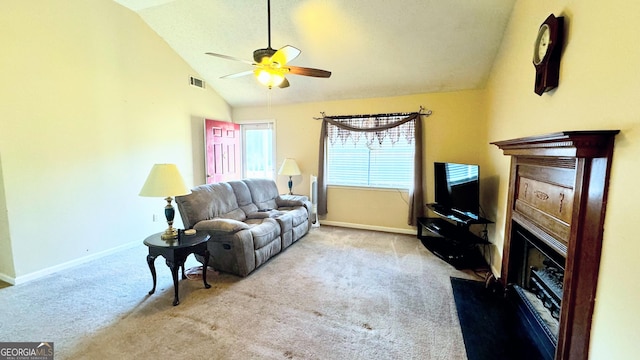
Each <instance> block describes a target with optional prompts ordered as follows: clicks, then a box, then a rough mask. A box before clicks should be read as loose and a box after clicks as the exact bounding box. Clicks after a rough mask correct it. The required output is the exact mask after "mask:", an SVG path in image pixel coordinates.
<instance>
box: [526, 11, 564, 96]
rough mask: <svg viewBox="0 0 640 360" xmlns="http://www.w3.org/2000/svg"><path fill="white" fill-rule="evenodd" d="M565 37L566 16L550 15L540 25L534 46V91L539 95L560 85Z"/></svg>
mask: <svg viewBox="0 0 640 360" xmlns="http://www.w3.org/2000/svg"><path fill="white" fill-rule="evenodd" d="M563 38H564V18H563V17H562V16H559V17H555V16H554V15H553V14H551V15H549V17H547V19H546V20H545V21H544V22H543V23H542V25H540V29H538V36H537V37H536V42H535V45H534V47H533V66H535V68H536V82H535V88H534V91H535V93H536V94H538V95H542V94H543V93H544V92H546V91H549V90H551V89H553V88H555V87H557V86H558V78H559V77H560V54H561V53H562V43H563Z"/></svg>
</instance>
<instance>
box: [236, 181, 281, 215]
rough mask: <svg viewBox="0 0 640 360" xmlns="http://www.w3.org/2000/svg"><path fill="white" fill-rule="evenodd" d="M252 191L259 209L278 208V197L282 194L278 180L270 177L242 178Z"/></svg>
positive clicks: (252, 197) (252, 196) (253, 198)
mask: <svg viewBox="0 0 640 360" xmlns="http://www.w3.org/2000/svg"><path fill="white" fill-rule="evenodd" d="M242 181H243V182H244V183H245V184H247V187H248V188H249V191H250V192H251V200H252V201H253V203H254V204H256V206H257V207H258V209H277V208H278V204H277V203H276V199H277V198H278V197H279V196H280V195H279V193H278V187H277V186H276V182H275V181H273V180H269V179H245V180H242Z"/></svg>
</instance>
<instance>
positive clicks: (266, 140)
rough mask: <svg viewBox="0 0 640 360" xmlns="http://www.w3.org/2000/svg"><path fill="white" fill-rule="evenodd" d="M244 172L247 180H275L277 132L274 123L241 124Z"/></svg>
mask: <svg viewBox="0 0 640 360" xmlns="http://www.w3.org/2000/svg"><path fill="white" fill-rule="evenodd" d="M240 129H241V130H242V144H243V152H242V153H243V157H242V172H243V174H244V175H243V176H244V177H245V178H263V179H275V165H274V164H275V159H274V156H275V151H274V146H275V145H274V144H275V141H274V139H275V131H274V123H273V122H263V123H246V124H240Z"/></svg>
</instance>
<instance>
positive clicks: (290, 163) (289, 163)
mask: <svg viewBox="0 0 640 360" xmlns="http://www.w3.org/2000/svg"><path fill="white" fill-rule="evenodd" d="M300 174H301V172H300V168H299V167H298V164H297V163H296V161H295V160H294V159H291V158H286V159H284V162H283V163H282V166H281V167H280V170H279V171H278V175H286V176H289V195H293V192H292V191H291V188H292V187H293V180H291V177H292V176H294V175H300Z"/></svg>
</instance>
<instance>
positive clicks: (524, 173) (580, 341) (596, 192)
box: [492, 130, 619, 359]
mask: <svg viewBox="0 0 640 360" xmlns="http://www.w3.org/2000/svg"><path fill="white" fill-rule="evenodd" d="M618 133H619V130H604V131H564V132H558V133H552V134H547V135H541V136H531V137H524V138H518V139H512V140H506V141H497V142H493V143H492V144H493V145H496V146H498V147H499V148H500V149H502V150H503V152H504V154H505V155H510V156H512V160H511V172H510V180H509V195H508V207H507V214H506V215H507V217H506V222H505V232H504V233H505V239H504V249H503V258H502V270H501V278H500V282H501V283H502V285H503V286H505V287H508V286H509V284H511V283H514V282H516V281H517V279H516V278H515V277H516V276H517V275H516V270H517V269H515V268H514V267H516V265H514V264H516V263H517V261H516V258H515V257H516V256H522V254H520V253H519V251H516V250H514V251H511V250H512V237H513V235H514V234H513V231H514V227H521V228H525V229H526V230H527V231H529V232H530V233H531V234H533V235H534V236H535V237H537V238H539V239H541V240H542V241H543V242H544V243H546V244H548V246H549V248H551V249H553V251H555V252H557V254H559V255H560V256H562V257H564V258H565V269H564V283H563V294H562V303H561V310H560V319H559V323H560V325H559V326H560V327H559V331H558V339H557V347H556V349H555V359H587V358H588V352H589V338H590V332H591V319H592V315H593V308H594V304H595V295H596V286H597V282H598V270H599V266H600V254H601V250H602V233H603V224H604V216H605V208H606V200H607V188H608V183H609V173H610V168H611V158H612V155H613V144H614V138H615V136H616V134H618ZM514 246H515V245H514Z"/></svg>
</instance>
